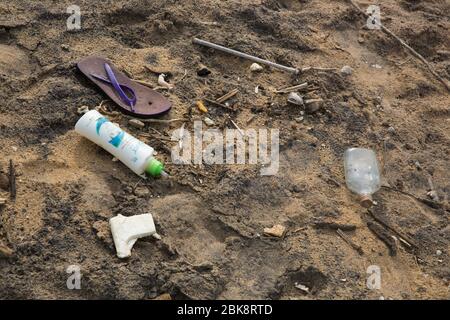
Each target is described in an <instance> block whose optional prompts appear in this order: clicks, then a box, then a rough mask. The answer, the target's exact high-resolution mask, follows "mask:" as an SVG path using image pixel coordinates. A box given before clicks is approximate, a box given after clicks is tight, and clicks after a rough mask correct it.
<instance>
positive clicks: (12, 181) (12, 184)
mask: <svg viewBox="0 0 450 320" xmlns="http://www.w3.org/2000/svg"><path fill="white" fill-rule="evenodd" d="M9 193H10V195H11V198H12V199H15V198H16V170H15V169H14V164H13V161H12V160H11V159H10V160H9Z"/></svg>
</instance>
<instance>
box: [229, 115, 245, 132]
mask: <svg viewBox="0 0 450 320" xmlns="http://www.w3.org/2000/svg"><path fill="white" fill-rule="evenodd" d="M230 121H231V123H232V124H233V126H234V127H235V128H236V129H237V131H239V133H240V134H241V136H245V135H244V132H242V130H241V128H239V126H238V125H237V124H236V122H234V121H233V119H231V118H230Z"/></svg>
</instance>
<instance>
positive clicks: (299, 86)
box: [275, 82, 308, 93]
mask: <svg viewBox="0 0 450 320" xmlns="http://www.w3.org/2000/svg"><path fill="white" fill-rule="evenodd" d="M307 87H308V82H305V83H302V84H298V85H296V86H292V87H287V88H280V89H278V90H276V91H275V92H276V93H288V92H292V91H297V90H302V89H306V88H307Z"/></svg>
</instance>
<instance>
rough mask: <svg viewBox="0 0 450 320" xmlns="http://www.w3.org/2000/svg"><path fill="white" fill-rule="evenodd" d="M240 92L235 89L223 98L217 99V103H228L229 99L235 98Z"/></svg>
mask: <svg viewBox="0 0 450 320" xmlns="http://www.w3.org/2000/svg"><path fill="white" fill-rule="evenodd" d="M238 92H239V90H238V89H233V90H231V91H230V92H228V93H226V94H224V95H223V96H221V97H220V98H217V99H216V101H217V102H219V103H223V102H225V101H227V100H228V99H230V98H232V97H234V96H235V95H236V94H237V93H238Z"/></svg>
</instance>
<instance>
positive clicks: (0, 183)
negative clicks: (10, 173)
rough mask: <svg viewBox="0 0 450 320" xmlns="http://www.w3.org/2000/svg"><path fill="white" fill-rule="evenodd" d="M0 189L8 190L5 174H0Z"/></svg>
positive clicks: (7, 180)
mask: <svg viewBox="0 0 450 320" xmlns="http://www.w3.org/2000/svg"><path fill="white" fill-rule="evenodd" d="M0 189H3V190H5V191H7V190H9V179H8V177H7V176H6V174H4V173H1V172H0Z"/></svg>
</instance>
